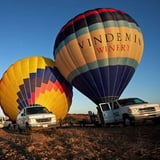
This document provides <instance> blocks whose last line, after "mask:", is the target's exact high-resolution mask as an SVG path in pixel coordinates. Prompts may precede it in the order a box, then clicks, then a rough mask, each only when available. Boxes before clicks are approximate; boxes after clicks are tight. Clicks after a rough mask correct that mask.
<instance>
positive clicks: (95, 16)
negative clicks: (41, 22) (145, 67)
mask: <svg viewBox="0 0 160 160" xmlns="http://www.w3.org/2000/svg"><path fill="white" fill-rule="evenodd" d="M143 47H144V42H143V35H142V32H141V29H140V27H139V25H138V24H137V23H136V21H135V20H134V19H133V18H132V17H130V16H129V15H128V14H127V13H125V12H123V11H120V10H117V9H113V8H98V9H94V10H89V11H86V12H84V13H82V14H80V15H77V16H76V17H74V18H73V19H71V20H70V21H69V22H68V23H66V24H65V25H64V27H63V28H62V29H61V30H60V32H59V34H58V35H57V38H56V41H55V45H54V57H55V60H56V66H57V68H58V69H59V71H60V72H61V74H62V75H63V76H64V77H65V78H66V79H67V80H68V81H69V82H70V83H71V84H73V86H75V87H76V88H77V89H78V90H79V91H80V92H82V93H83V94H84V95H86V96H87V97H89V98H90V99H91V100H92V101H93V102H95V103H96V104H98V103H101V102H108V101H112V100H114V99H118V98H119V97H120V95H121V94H122V92H123V90H124V89H125V87H126V86H127V84H128V83H129V81H130V79H131V78H132V76H133V74H134V72H135V70H136V68H137V66H138V64H139V63H140V60H141V57H142V53H143Z"/></svg>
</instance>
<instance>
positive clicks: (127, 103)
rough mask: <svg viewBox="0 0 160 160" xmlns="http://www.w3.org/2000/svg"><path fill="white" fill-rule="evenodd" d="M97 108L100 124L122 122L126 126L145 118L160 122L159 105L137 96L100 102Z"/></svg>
mask: <svg viewBox="0 0 160 160" xmlns="http://www.w3.org/2000/svg"><path fill="white" fill-rule="evenodd" d="M97 110H98V114H97V115H98V119H99V120H98V122H99V123H100V124H111V123H123V124H124V126H126V125H133V124H134V123H135V121H139V120H146V119H151V120H153V121H155V122H160V105H159V104H151V103H147V102H145V101H143V100H141V99H139V98H127V99H119V100H116V101H113V102H110V103H100V104H99V105H98V107H97Z"/></svg>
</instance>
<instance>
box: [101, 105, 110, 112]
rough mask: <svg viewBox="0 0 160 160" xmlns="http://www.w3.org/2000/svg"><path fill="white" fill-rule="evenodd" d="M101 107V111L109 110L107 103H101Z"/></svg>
mask: <svg viewBox="0 0 160 160" xmlns="http://www.w3.org/2000/svg"><path fill="white" fill-rule="evenodd" d="M101 107H102V110H103V111H108V110H110V108H109V105H108V104H101Z"/></svg>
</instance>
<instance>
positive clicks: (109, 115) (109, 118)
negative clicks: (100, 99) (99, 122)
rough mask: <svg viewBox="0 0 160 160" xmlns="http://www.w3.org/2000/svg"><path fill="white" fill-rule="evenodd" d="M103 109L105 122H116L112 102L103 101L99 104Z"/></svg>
mask: <svg viewBox="0 0 160 160" xmlns="http://www.w3.org/2000/svg"><path fill="white" fill-rule="evenodd" d="M99 106H100V108H101V110H102V116H103V118H104V123H105V124H107V123H113V122H114V116H113V111H112V108H111V105H110V103H101V104H99Z"/></svg>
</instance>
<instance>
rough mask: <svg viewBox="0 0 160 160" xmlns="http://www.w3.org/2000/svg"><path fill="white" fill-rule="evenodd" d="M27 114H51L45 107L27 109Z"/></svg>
mask: <svg viewBox="0 0 160 160" xmlns="http://www.w3.org/2000/svg"><path fill="white" fill-rule="evenodd" d="M26 113H27V114H39V113H49V111H48V110H47V109H46V108H45V107H30V108H26Z"/></svg>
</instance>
